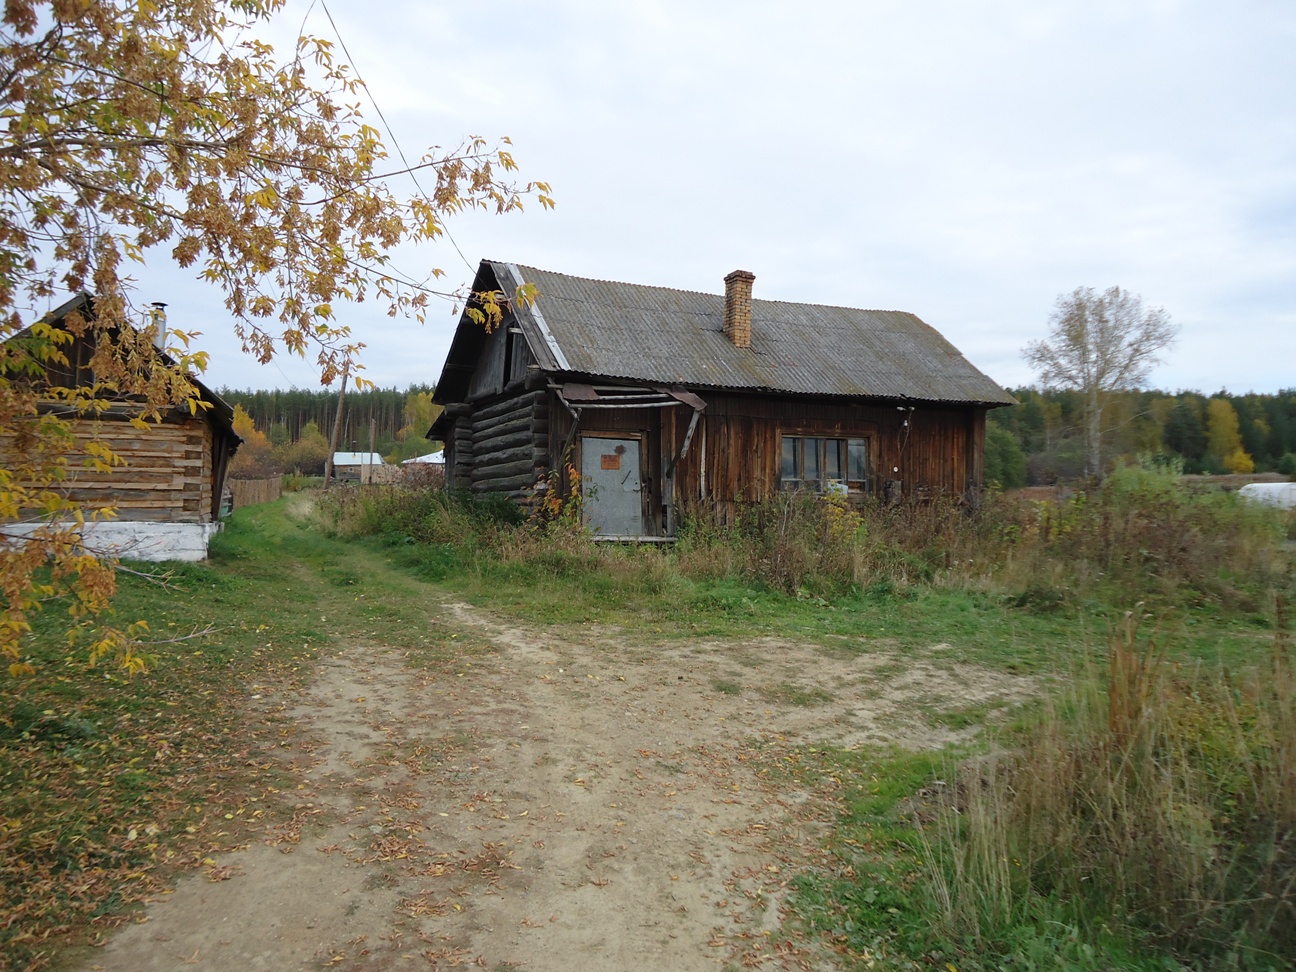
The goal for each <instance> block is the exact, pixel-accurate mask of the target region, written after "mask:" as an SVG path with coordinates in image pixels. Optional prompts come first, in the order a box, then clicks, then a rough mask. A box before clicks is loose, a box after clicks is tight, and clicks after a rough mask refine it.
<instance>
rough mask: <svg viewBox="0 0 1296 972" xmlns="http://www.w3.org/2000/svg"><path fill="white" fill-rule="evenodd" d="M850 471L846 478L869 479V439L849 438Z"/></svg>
mask: <svg viewBox="0 0 1296 972" xmlns="http://www.w3.org/2000/svg"><path fill="white" fill-rule="evenodd" d="M848 449H849V453H850V459H849V471H848V472H847V475H846V478H847V479H849V480H851V482H863V481H865V480H867V479H868V439H851V440H849V446H848Z"/></svg>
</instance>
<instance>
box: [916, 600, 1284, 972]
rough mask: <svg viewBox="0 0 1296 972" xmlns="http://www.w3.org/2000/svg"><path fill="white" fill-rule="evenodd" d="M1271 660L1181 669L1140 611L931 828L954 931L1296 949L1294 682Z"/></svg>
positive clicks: (1265, 951)
mask: <svg viewBox="0 0 1296 972" xmlns="http://www.w3.org/2000/svg"><path fill="white" fill-rule="evenodd" d="M1271 656H1272V657H1271V664H1269V665H1266V666H1258V667H1257V670H1256V671H1255V672H1254V673H1251V674H1249V675H1247V676H1235V675H1232V674H1230V673H1229V672H1227V671H1224V670H1218V671H1210V672H1208V671H1203V670H1192V671H1185V670H1183V669H1182V668H1179V667H1177V666H1175V665H1173V664H1171V663H1169V662H1168V661H1167V659H1166V652H1165V650H1164V643H1163V642H1162V641H1161V640H1160V639H1158V638H1156V637H1144V636H1142V635H1141V634H1140V633H1139V618H1138V616H1137V615H1135V614H1130V615H1127V616H1126V618H1125V619H1124V620H1123V621H1122V623H1121V624H1119V625H1117V626H1116V627H1115V628H1114V630H1113V631H1112V633H1111V639H1110V651H1109V656H1108V665H1107V670H1106V672H1105V673H1102V674H1101V675H1100V674H1099V673H1097V672H1093V671H1083V672H1080V673H1078V674H1077V676H1076V678H1075V680H1074V682H1073V684H1072V686H1071V687H1070V688H1069V689H1068V690H1067V691H1066V692H1065V693H1063V694H1062V695H1060V696H1059V697H1057V698H1055V699H1053V700H1051V701H1050V703H1049V704H1048V705H1047V706H1046V707H1045V708H1044V710H1043V711H1042V713H1041V714H1040V717H1039V719H1038V721H1037V722H1036V723H1035V724H1034V725H1033V727H1032V728H1031V729H1030V730H1029V732H1028V733H1027V734H1026V736H1025V738H1024V739H1023V740H1021V741H1020V744H1019V745H1016V746H1014V747H1013V748H1012V749H1011V750H1009V751H1008V752H1005V753H1002V754H999V755H996V756H993V757H989V758H986V759H984V760H981V761H978V762H974V763H971V764H969V765H968V766H966V767H965V768H964V770H963V772H962V774H961V776H960V779H959V785H958V787H957V792H958V794H959V798H958V804H957V807H956V808H955V810H956V811H957V812H952V813H950V814H949V815H948V816H947V817H946V818H945V819H944V821H943V824H942V826H941V829H940V831H939V833H938V835H937V837H936V838H935V839H934V844H935V846H934V848H933V850H934V851H935V853H934V857H933V859H934V861H936V862H937V863H936V864H935V865H934V870H933V874H932V877H933V884H934V887H935V895H934V897H935V901H936V904H937V906H938V907H939V908H940V909H941V911H942V914H943V918H944V921H945V923H946V927H947V931H948V933H949V934H951V935H954V936H957V937H958V938H960V939H961V938H964V937H967V938H970V939H972V940H974V941H977V942H981V943H993V942H995V941H1002V940H1003V939H1004V938H1005V936H1007V935H1008V934H1009V932H1010V931H1011V929H1012V928H1014V927H1016V926H1020V925H1023V924H1031V923H1037V922H1041V921H1049V920H1061V921H1065V922H1074V923H1076V924H1077V925H1080V926H1082V927H1086V928H1088V929H1090V930H1091V931H1095V930H1097V929H1099V928H1106V929H1108V930H1111V929H1116V930H1118V931H1119V932H1122V933H1125V934H1127V935H1128V936H1129V937H1131V938H1133V939H1134V940H1136V941H1140V940H1141V941H1150V942H1154V943H1156V944H1158V945H1160V946H1163V947H1166V948H1169V949H1170V950H1171V951H1172V952H1173V953H1174V954H1176V955H1178V956H1179V957H1180V959H1181V960H1182V961H1185V962H1186V963H1187V964H1188V965H1189V966H1190V967H1192V968H1198V969H1214V968H1219V969H1224V968H1239V969H1269V968H1274V969H1278V968H1289V967H1290V964H1289V963H1290V962H1291V961H1292V959H1293V957H1296V788H1294V783H1296V780H1294V778H1293V774H1296V721H1294V720H1296V685H1294V684H1293V679H1292V673H1291V665H1290V660H1289V658H1288V654H1287V638H1286V634H1285V630H1284V628H1283V625H1282V624H1281V623H1280V624H1279V625H1278V626H1277V628H1276V633H1275V636H1274V638H1273V642H1272V647H1271Z"/></svg>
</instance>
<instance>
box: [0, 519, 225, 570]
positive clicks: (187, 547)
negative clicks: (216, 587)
mask: <svg viewBox="0 0 1296 972" xmlns="http://www.w3.org/2000/svg"><path fill="white" fill-rule="evenodd" d="M40 526H41V524H38V523H7V524H5V525H4V527H3V528H0V532H3V533H4V534H5V535H7V536H11V537H19V536H23V535H25V534H28V533H31V532H33V531H34V530H36V529H37V528H38V527H40ZM221 526H222V524H220V523H148V522H144V521H141V520H133V521H132V520H97V521H93V522H90V523H87V524H86V525H85V526H84V527H83V528H82V532H81V536H82V540H83V542H84V543H85V547H86V550H88V551H90V552H91V553H93V554H98V555H102V556H108V557H120V558H122V559H123V560H149V561H158V560H187V561H196V560H206V559H207V543H208V541H209V540H211V538H212V534H214V533H218V532H219V531H220V529H221Z"/></svg>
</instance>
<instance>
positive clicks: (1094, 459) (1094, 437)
mask: <svg viewBox="0 0 1296 972" xmlns="http://www.w3.org/2000/svg"><path fill="white" fill-rule="evenodd" d="M1088 418H1089V430H1088V435H1087V436H1086V438H1087V439H1088V445H1089V460H1088V462H1087V463H1086V465H1087V466H1088V467H1089V468H1088V470H1087V471H1088V473H1089V475H1090V476H1092V477H1093V478H1094V479H1097V480H1101V479H1102V477H1103V465H1102V400H1101V398H1100V397H1099V394H1098V389H1097V387H1096V386H1095V387H1094V388H1091V389H1089V416H1088Z"/></svg>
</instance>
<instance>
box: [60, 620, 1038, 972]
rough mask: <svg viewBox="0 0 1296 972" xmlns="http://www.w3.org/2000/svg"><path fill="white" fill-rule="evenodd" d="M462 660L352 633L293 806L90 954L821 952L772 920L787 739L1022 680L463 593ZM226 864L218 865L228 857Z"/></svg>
mask: <svg viewBox="0 0 1296 972" xmlns="http://www.w3.org/2000/svg"><path fill="white" fill-rule="evenodd" d="M442 621H443V622H444V623H445V624H447V625H449V626H451V627H452V629H454V630H457V631H458V632H459V633H460V635H461V637H463V638H464V639H465V641H468V640H472V641H474V642H476V643H478V644H480V643H481V642H482V641H483V640H485V641H487V642H488V643H489V646H490V647H489V650H487V651H486V652H485V653H483V654H479V655H476V656H475V657H474V658H473V663H472V664H471V665H469V664H467V663H466V662H465V663H463V664H462V666H459V667H438V668H435V669H430V670H419V669H416V668H412V667H410V666H409V665H407V663H406V659H405V657H403V655H402V653H401V652H398V651H396V650H394V649H391V648H387V647H384V646H381V645H355V646H353V647H352V648H350V649H349V650H347V651H346V652H344V653H341V654H339V655H337V656H335V657H333V658H330V659H326V660H324V661H322V662H321V663H320V668H319V671H318V676H317V679H316V681H315V683H314V684H313V685H312V686H311V688H310V689H309V690H308V691H307V692H306V693H305V694H304V695H303V696H302V697H300V698H295V699H291V700H275V699H261V700H257V701H255V702H254V704H256V705H262V706H265V707H268V708H275V707H278V708H281V709H286V710H287V711H288V712H289V713H290V714H291V716H292V717H293V719H294V721H295V722H296V723H297V724H298V725H299V727H300V730H301V731H300V732H298V733H297V734H296V736H295V738H296V740H297V741H296V742H295V743H294V744H293V745H292V746H291V747H289V748H287V749H285V750H284V752H285V753H286V754H287V755H286V756H285V758H287V759H288V760H289V770H290V773H291V774H292V777H293V779H294V780H295V787H296V789H295V790H294V791H293V792H291V793H289V792H284V793H283V794H281V798H282V799H284V800H286V801H287V807H286V809H287V810H288V811H290V813H291V820H289V821H287V822H284V821H283V819H282V817H283V815H282V814H280V815H279V822H278V823H277V824H276V825H275V826H274V827H273V828H270V829H269V830H268V831H267V833H266V834H265V841H264V842H262V843H256V844H252V845H251V846H249V847H247V848H246V849H245V850H242V851H239V852H236V853H232V854H229V855H226V856H225V857H224V858H223V859H221V860H220V861H218V862H217V867H216V868H214V869H212V870H211V871H209V872H208V874H206V875H202V874H199V875H193V876H190V877H187V878H185V879H184V880H182V881H181V882H180V883H179V885H178V886H177V887H176V889H175V891H174V893H173V894H170V895H167V896H165V897H164V898H163V899H160V900H158V901H156V902H154V903H152V904H150V905H149V908H148V910H147V912H146V913H145V916H144V918H145V919H146V920H144V921H142V922H141V923H137V924H134V925H132V926H129V927H127V928H126V929H124V930H123V931H122V932H121V933H120V934H118V935H117V936H116V937H115V938H114V939H113V940H112V941H111V942H110V943H109V945H108V946H106V947H105V948H104V949H102V950H98V951H96V952H95V953H94V955H93V957H92V959H91V961H89V962H88V963H87V964H86V965H85V966H84V967H85V968H90V969H103V970H131V972H135V970H154V969H159V970H160V969H177V970H179V969H186V970H187V969H194V970H204V969H212V970H222V972H224V970H228V969H252V970H258V969H267V970H268V969H276V970H280V969H315V968H326V967H329V968H339V969H385V968H414V969H427V968H453V967H462V966H469V967H482V968H488V969H497V970H501V972H503V970H509V969H522V970H526V972H569V970H572V969H606V970H620V969H627V970H628V969H636V970H638V969H671V970H680V972H687V970H694V969H696V970H716V969H723V968H726V967H732V968H738V967H768V968H779V967H789V968H832V967H833V965H832V960H831V957H828V956H823V955H818V956H816V955H812V954H810V953H808V952H806V951H804V950H803V949H802V948H801V947H800V946H799V945H798V944H797V943H796V941H795V940H794V939H793V938H791V937H789V936H787V935H785V934H783V933H782V932H781V929H780V923H781V913H780V905H781V902H782V900H783V898H784V895H785V893H786V887H787V883H788V881H789V880H790V879H791V877H792V875H793V874H794V873H795V872H796V870H797V868H798V867H801V866H805V865H807V864H813V863H815V862H816V860H817V859H818V857H819V854H820V852H819V849H818V843H819V840H820V837H821V836H822V834H823V833H824V831H825V830H826V826H827V823H828V821H830V820H831V818H832V815H833V813H835V809H836V808H835V806H834V804H833V802H832V799H831V795H830V794H827V793H814V792H795V791H790V790H788V789H786V788H783V789H780V788H779V787H778V786H776V785H774V783H772V782H771V781H770V777H769V776H768V774H767V773H766V770H767V769H768V768H769V767H770V766H771V765H773V764H774V763H776V762H777V760H778V759H779V754H780V753H781V752H783V751H785V750H786V749H787V748H788V747H791V746H793V745H796V744H798V743H804V742H815V741H821V742H832V743H836V744H841V745H861V744H871V743H882V744H885V743H893V744H897V745H903V746H911V747H917V746H931V745H939V744H941V743H943V742H947V741H949V740H950V739H952V738H954V734H952V733H950V732H948V731H945V730H941V729H939V728H936V727H933V726H929V725H927V724H925V723H924V722H923V720H922V718H921V716H920V714H919V712H918V710H917V704H918V703H920V702H921V703H923V704H925V705H928V706H933V705H935V706H939V705H942V704H949V703H950V702H955V703H957V704H958V705H969V704H984V703H994V702H996V701H1002V702H1005V703H1011V702H1013V701H1016V700H1018V699H1020V698H1022V697H1024V696H1025V695H1027V694H1029V693H1030V692H1031V691H1032V689H1033V686H1032V684H1031V683H1030V681H1029V680H1027V679H1022V678H1015V677H1012V676H1005V675H1002V674H999V673H990V672H987V671H985V670H982V669H977V668H975V667H972V666H966V665H960V666H953V665H945V664H942V663H941V661H940V658H941V654H942V653H941V650H940V647H939V646H937V647H936V648H934V649H933V650H932V651H931V652H929V653H926V654H925V655H923V656H922V657H913V656H906V657H905V658H899V657H897V656H895V655H892V654H889V653H872V654H863V655H860V654H857V653H854V652H847V651H831V650H826V649H822V648H813V647H807V646H801V645H794V644H789V643H786V642H781V641H776V640H762V641H756V642H722V641H707V642H700V643H691V644H678V643H674V644H668V645H666V646H664V647H663V646H653V647H651V648H643V647H636V646H634V645H627V644H625V643H624V641H625V636H624V634H622V633H618V632H616V631H608V630H597V629H595V630H591V629H581V630H579V631H577V632H576V633H574V634H573V632H571V631H570V630H563V631H558V630H556V629H555V630H544V629H538V630H526V629H520V628H517V627H516V626H510V625H508V624H505V623H503V622H501V621H499V620H498V619H495V618H492V617H490V616H489V615H487V614H485V613H483V612H481V611H478V610H476V609H470V608H468V607H466V606H464V605H447V606H446V608H445V611H444V616H443V618H442ZM212 877H217V878H222V880H215V881H213V880H212V879H211V878H212Z"/></svg>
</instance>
